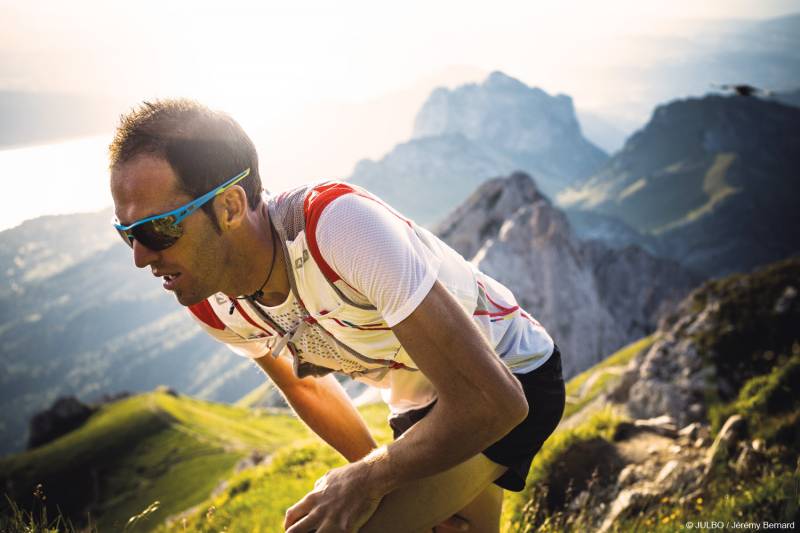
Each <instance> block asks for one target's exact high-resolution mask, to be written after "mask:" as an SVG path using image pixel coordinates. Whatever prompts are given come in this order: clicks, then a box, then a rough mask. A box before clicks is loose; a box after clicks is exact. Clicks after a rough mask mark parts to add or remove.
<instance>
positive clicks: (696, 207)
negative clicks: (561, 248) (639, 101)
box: [558, 96, 800, 276]
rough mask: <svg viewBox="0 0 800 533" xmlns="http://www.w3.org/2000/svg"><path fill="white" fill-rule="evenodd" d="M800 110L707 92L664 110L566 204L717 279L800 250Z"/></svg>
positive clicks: (562, 200)
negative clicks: (623, 227)
mask: <svg viewBox="0 0 800 533" xmlns="http://www.w3.org/2000/svg"><path fill="white" fill-rule="evenodd" d="M798 145H800V109H797V108H795V107H788V106H785V105H782V104H779V103H776V102H771V101H766V100H761V99H759V98H753V97H740V96H731V97H723V96H706V97H704V98H692V99H687V100H679V101H675V102H671V103H669V104H666V105H663V106H660V107H658V108H657V109H656V110H655V112H654V113H653V117H652V118H651V120H650V122H649V123H648V124H647V125H646V126H645V127H644V128H643V129H642V130H640V131H638V132H636V133H635V134H634V135H633V136H631V138H630V139H628V141H627V142H626V143H625V147H624V148H623V149H622V150H621V151H620V152H618V153H617V154H615V155H614V156H613V157H612V158H611V159H610V160H609V161H608V162H607V163H606V164H605V166H604V167H603V168H602V169H601V170H600V171H598V172H597V173H596V174H594V175H593V176H592V177H590V178H589V179H588V180H586V181H585V182H584V183H582V184H580V185H578V186H576V187H573V188H571V189H569V190H567V191H564V192H562V193H561V194H560V195H559V196H558V203H559V205H560V206H562V207H565V208H569V209H572V210H575V209H582V210H586V211H592V212H594V213H600V214H604V215H609V216H613V217H616V218H618V219H620V220H622V221H623V222H625V223H626V224H628V225H629V226H631V227H632V228H633V229H634V230H636V231H638V232H640V233H643V234H645V235H646V236H648V235H649V236H652V237H656V238H657V239H658V240H659V241H660V244H661V246H662V250H663V252H664V253H665V254H666V255H667V256H669V257H671V258H673V259H675V260H677V261H679V262H681V263H682V264H684V265H685V266H687V267H689V268H691V269H693V270H695V271H697V272H699V273H701V274H703V275H705V276H715V275H721V274H725V273H730V272H736V271H748V270H750V269H752V268H753V267H755V266H757V265H760V264H765V263H768V262H770V261H774V260H777V259H781V258H784V257H788V256H789V255H791V254H792V253H793V252H796V251H797V250H800V234H798V233H797V232H792V231H786V229H787V228H792V227H798V225H800V212H798V210H797V209H796V208H795V204H796V203H797V199H798V198H799V197H800V181H798V175H797V169H798V168H800V150H798V149H797V147H798Z"/></svg>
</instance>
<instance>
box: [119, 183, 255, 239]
mask: <svg viewBox="0 0 800 533" xmlns="http://www.w3.org/2000/svg"><path fill="white" fill-rule="evenodd" d="M249 175H250V169H249V168H248V169H247V170H245V171H244V172H242V173H240V174H237V175H236V176H234V177H232V178H231V179H229V180H228V181H226V182H225V183H223V184H222V185H220V186H219V187H216V188H215V189H214V190H212V191H209V192H207V193H206V194H204V195H203V196H200V197H199V198H195V199H194V200H192V201H191V202H189V203H188V204H185V205H182V206H181V207H179V208H177V209H173V210H172V211H170V212H168V213H162V214H160V215H153V216H151V217H147V218H143V219H141V220H137V221H136V222H134V223H133V224H130V225H128V226H123V225H122V224H120V223H119V220H118V219H116V218H115V219H114V221H113V224H114V228H116V230H117V232H119V234H120V236H121V237H122V240H124V241H125V243H126V244H127V245H128V246H130V247H131V248H133V241H134V240H136V241H138V242H139V243H141V244H142V245H144V246H145V247H147V248H149V249H150V250H153V251H156V252H158V251H161V250H166V249H167V248H169V247H170V246H172V245H173V244H175V243H176V242H177V241H178V239H180V237H181V235H183V226H181V224H180V223H181V221H182V220H183V219H184V218H186V217H188V216H189V215H191V214H192V213H194V212H195V211H197V210H198V209H199V208H200V207H201V206H203V205H204V204H206V203H207V202H208V201H209V200H213V199H214V197H215V196H218V195H220V194H222V193H223V192H225V191H226V190H228V189H229V188H230V187H232V186H234V185H236V184H237V183H239V182H240V181H242V180H243V179H245V178H246V177H247V176H249Z"/></svg>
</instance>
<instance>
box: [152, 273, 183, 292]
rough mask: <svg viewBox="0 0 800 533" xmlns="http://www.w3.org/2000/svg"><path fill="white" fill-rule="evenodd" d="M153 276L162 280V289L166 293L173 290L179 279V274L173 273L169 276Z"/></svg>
mask: <svg viewBox="0 0 800 533" xmlns="http://www.w3.org/2000/svg"><path fill="white" fill-rule="evenodd" d="M153 274H154V275H155V276H158V277H160V278H163V279H164V283H163V287H164V289H166V290H168V291H171V290H174V289H175V286H176V285H177V283H178V281H179V280H180V278H181V273H180V272H173V273H171V274H157V273H155V272H154V273H153Z"/></svg>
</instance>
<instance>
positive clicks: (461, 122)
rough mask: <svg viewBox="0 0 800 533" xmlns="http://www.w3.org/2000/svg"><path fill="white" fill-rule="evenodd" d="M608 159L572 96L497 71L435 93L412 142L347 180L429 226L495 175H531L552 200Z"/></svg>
mask: <svg viewBox="0 0 800 533" xmlns="http://www.w3.org/2000/svg"><path fill="white" fill-rule="evenodd" d="M606 159H607V155H606V154H605V153H604V152H603V151H602V150H600V149H599V148H597V147H596V146H594V145H593V144H591V143H590V142H589V141H587V140H586V139H585V138H584V137H583V135H582V134H581V131H580V126H579V125H578V121H577V118H576V116H575V110H574V108H573V105H572V100H571V99H570V98H569V97H568V96H564V95H559V96H550V95H548V94H547V93H545V92H544V91H542V90H540V89H536V88H530V87H527V86H526V85H525V84H523V83H521V82H519V81H518V80H515V79H513V78H510V77H508V76H506V75H505V74H502V73H500V72H495V73H493V74H491V75H490V76H489V77H488V78H487V79H486V81H484V82H483V83H482V84H480V85H478V84H469V85H464V86H462V87H459V88H457V89H455V90H452V91H451V90H447V89H437V90H435V91H434V92H433V93H432V94H431V96H430V98H429V99H428V101H427V102H426V103H425V104H424V105H423V107H422V109H421V110H420V111H419V113H418V114H417V118H416V120H415V128H414V135H413V138H412V139H411V140H410V141H408V142H406V143H403V144H400V145H398V146H397V147H396V148H395V149H394V150H392V151H391V152H390V153H389V154H387V155H386V156H385V157H384V158H383V159H381V160H380V161H371V160H364V161H361V162H359V164H358V165H357V166H356V168H355V170H354V172H353V174H352V176H350V178H349V179H350V181H352V182H353V183H356V184H358V185H362V186H364V187H366V188H367V189H368V190H370V191H372V192H373V193H375V194H377V195H379V196H381V197H382V198H383V199H384V200H386V201H387V202H389V203H390V204H391V205H393V206H394V207H395V208H397V209H398V210H400V211H401V212H403V213H405V214H406V215H408V216H411V217H412V218H414V219H415V220H416V221H417V222H419V223H422V224H431V223H434V222H436V221H439V220H441V219H442V218H443V217H444V216H445V214H446V213H447V212H449V211H450V210H451V209H452V208H454V207H455V206H457V205H458V204H459V203H460V202H462V201H463V200H464V199H465V198H466V197H467V196H468V195H469V194H470V193H471V192H472V191H473V190H474V189H475V187H476V186H477V185H479V184H480V183H482V182H483V181H485V180H487V179H489V178H492V177H495V176H499V175H507V174H509V173H511V172H513V171H515V170H523V171H527V172H531V173H534V174H535V175H536V176H537V178H538V180H539V184H540V187H541V189H542V190H543V191H544V193H545V194H547V195H550V196H552V195H555V194H556V193H557V192H559V191H560V190H562V189H563V188H564V187H566V186H567V185H569V184H572V183H574V182H575V180H576V179H580V178H583V177H586V176H588V175H590V174H591V173H592V172H593V171H594V170H596V169H597V168H599V167H600V165H602V164H603V163H604V162H605V161H606Z"/></svg>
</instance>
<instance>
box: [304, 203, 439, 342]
mask: <svg viewBox="0 0 800 533" xmlns="http://www.w3.org/2000/svg"><path fill="white" fill-rule="evenodd" d="M316 240H317V246H318V248H319V253H320V255H321V256H322V258H323V259H324V260H325V262H327V263H328V265H329V266H330V267H331V268H332V269H333V270H334V271H335V272H336V273H337V274H338V275H339V276H341V278H342V279H343V280H344V281H346V282H347V283H348V284H349V285H350V286H352V287H353V288H354V289H356V290H357V291H359V292H360V293H362V294H363V295H364V296H366V297H367V299H369V301H370V302H371V303H372V304H373V305H374V306H375V307H376V308H377V309H378V311H379V312H380V313H381V315H382V316H383V319H384V320H385V321H386V323H387V325H388V326H389V327H392V326H394V325H396V324H398V323H400V322H402V321H403V320H404V319H405V318H406V317H408V315H410V314H411V313H412V312H413V311H414V309H416V308H417V306H418V305H419V304H420V302H422V300H423V299H424V298H425V296H427V294H428V292H430V290H431V287H433V284H434V282H435V281H436V279H437V276H438V272H439V267H440V264H441V260H440V259H439V258H438V257H437V256H436V255H434V254H433V252H431V250H429V249H428V247H427V246H425V244H424V243H423V242H422V241H421V240H420V239H419V237H418V236H417V234H416V233H415V232H414V229H413V228H412V226H411V224H410V223H408V221H406V220H405V219H403V218H402V217H401V216H399V215H398V214H397V213H396V212H394V211H392V210H391V209H389V208H388V207H387V206H386V205H384V204H383V203H382V202H380V201H379V200H377V199H375V198H369V197H366V196H363V195H360V194H355V193H353V194H346V195H343V196H341V197H339V198H337V199H335V200H334V201H332V202H331V203H330V204H329V205H327V206H326V207H325V209H324V211H323V212H322V214H321V215H320V218H319V222H318V224H317V227H316Z"/></svg>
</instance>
